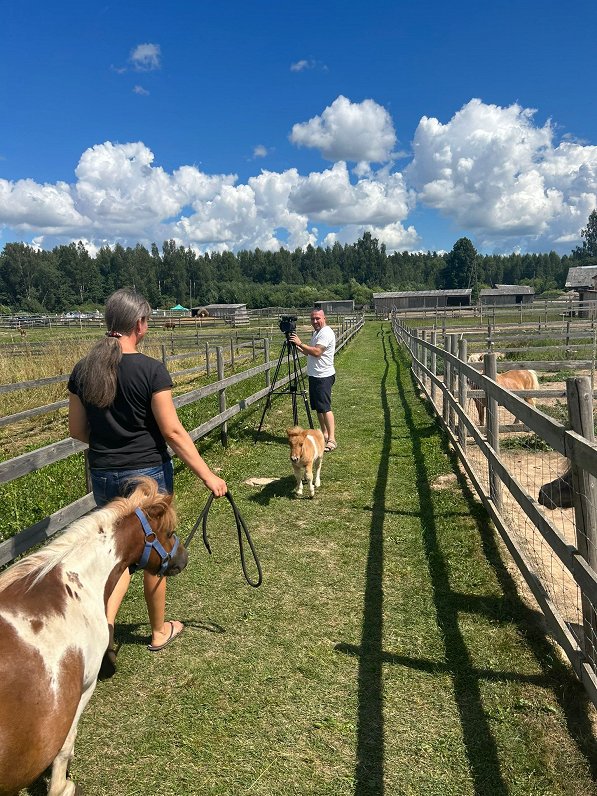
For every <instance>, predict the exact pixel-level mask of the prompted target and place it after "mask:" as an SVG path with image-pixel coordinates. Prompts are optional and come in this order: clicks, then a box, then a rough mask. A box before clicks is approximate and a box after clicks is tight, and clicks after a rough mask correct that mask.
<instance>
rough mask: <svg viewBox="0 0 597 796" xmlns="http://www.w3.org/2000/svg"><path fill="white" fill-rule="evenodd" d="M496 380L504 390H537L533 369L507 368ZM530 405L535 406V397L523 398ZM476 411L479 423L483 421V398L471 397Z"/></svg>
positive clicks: (537, 379)
mask: <svg viewBox="0 0 597 796" xmlns="http://www.w3.org/2000/svg"><path fill="white" fill-rule="evenodd" d="M496 382H497V383H498V384H499V385H500V386H501V387H504V388H505V389H506V390H512V391H515V390H538V389H539V378H538V377H537V374H536V372H535V371H534V370H507V371H505V372H504V373H498V374H497V376H496ZM524 400H525V401H526V402H527V403H528V404H530V405H531V406H535V403H536V402H535V399H534V398H533V397H532V396H529V397H528V398H525V399H524ZM473 401H474V402H475V406H476V407H477V412H478V413H479V425H480V426H482V425H483V424H484V422H485V398H484V397H479V398H473Z"/></svg>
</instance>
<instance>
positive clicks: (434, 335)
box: [431, 329, 437, 404]
mask: <svg viewBox="0 0 597 796" xmlns="http://www.w3.org/2000/svg"><path fill="white" fill-rule="evenodd" d="M431 345H432V346H436V345H437V332H436V330H435V329H433V331H432V332H431ZM431 372H432V373H433V375H434V376H437V354H436V353H435V351H432V352H431ZM436 391H437V387H436V386H435V381H434V380H433V379H432V380H431V402H432V403H433V404H435V394H436Z"/></svg>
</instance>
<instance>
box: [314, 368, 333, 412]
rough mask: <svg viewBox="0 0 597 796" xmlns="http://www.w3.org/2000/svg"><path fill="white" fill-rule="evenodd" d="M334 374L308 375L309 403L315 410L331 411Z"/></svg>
mask: <svg viewBox="0 0 597 796" xmlns="http://www.w3.org/2000/svg"><path fill="white" fill-rule="evenodd" d="M335 381H336V376H322V377H321V378H319V377H317V376H309V403H310V404H311V409H314V410H315V411H316V412H331V411H332V386H333V384H334V382H335Z"/></svg>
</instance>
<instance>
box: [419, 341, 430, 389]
mask: <svg viewBox="0 0 597 796" xmlns="http://www.w3.org/2000/svg"><path fill="white" fill-rule="evenodd" d="M426 342H427V332H426V330H425V329H421V361H422V363H423V369H422V370H421V378H422V380H423V384H425V385H426V384H427V373H426V370H427V355H428V353H429V351H428V350H427V346H426V345H425V343H426Z"/></svg>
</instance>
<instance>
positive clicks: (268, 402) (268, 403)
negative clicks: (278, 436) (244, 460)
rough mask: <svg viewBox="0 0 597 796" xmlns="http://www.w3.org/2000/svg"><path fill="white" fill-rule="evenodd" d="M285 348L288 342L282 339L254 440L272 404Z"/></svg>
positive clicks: (285, 351) (286, 348)
mask: <svg viewBox="0 0 597 796" xmlns="http://www.w3.org/2000/svg"><path fill="white" fill-rule="evenodd" d="M287 350H288V343H287V341H286V340H284V343H283V345H282V350H281V351H280V356H279V357H278V363H277V365H276V369H275V371H274V378H273V379H272V383H271V387H270V390H269V392H268V394H267V396H266V399H265V406H264V407H263V412H262V414H261V420H260V421H259V427H258V429H257V432H256V435H255V442H257V437H258V436H259V434H260V433H261V429H262V427H263V421H264V420H265V413H266V412H267V410H268V409H269V408H270V406H271V405H272V396H273V394H274V390H275V389H276V382H277V381H278V373H279V372H280V367H281V366H282V362H283V361H284V355H285V354H286V353H287Z"/></svg>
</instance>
